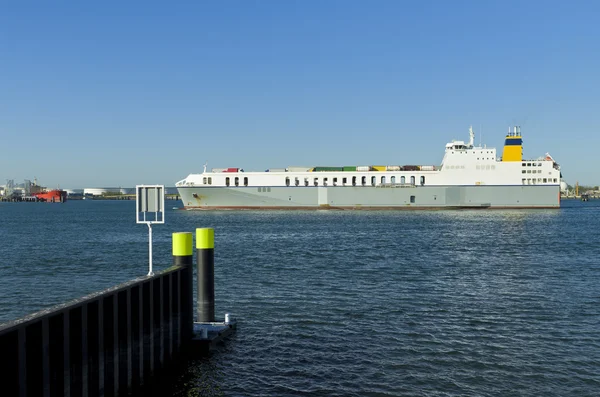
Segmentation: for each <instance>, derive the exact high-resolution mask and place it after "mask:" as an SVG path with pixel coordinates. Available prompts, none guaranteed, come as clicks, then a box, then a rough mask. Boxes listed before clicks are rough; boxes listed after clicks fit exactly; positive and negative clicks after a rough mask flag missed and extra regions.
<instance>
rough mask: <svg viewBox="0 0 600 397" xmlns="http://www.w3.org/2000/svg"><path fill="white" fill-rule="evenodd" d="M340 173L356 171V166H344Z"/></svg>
mask: <svg viewBox="0 0 600 397" xmlns="http://www.w3.org/2000/svg"><path fill="white" fill-rule="evenodd" d="M342 171H356V166H355V165H354V166H344V167H342Z"/></svg>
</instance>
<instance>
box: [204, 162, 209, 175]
mask: <svg viewBox="0 0 600 397" xmlns="http://www.w3.org/2000/svg"><path fill="white" fill-rule="evenodd" d="M207 165H208V160H207V161H206V163H204V173H206V166H207Z"/></svg>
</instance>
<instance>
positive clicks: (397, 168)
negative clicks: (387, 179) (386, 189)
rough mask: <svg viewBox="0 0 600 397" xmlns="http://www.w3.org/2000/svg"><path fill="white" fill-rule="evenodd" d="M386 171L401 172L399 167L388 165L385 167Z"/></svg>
mask: <svg viewBox="0 0 600 397" xmlns="http://www.w3.org/2000/svg"><path fill="white" fill-rule="evenodd" d="M385 169H386V171H400V166H399V165H388V166H387V167H385Z"/></svg>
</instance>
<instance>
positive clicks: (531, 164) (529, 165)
mask: <svg viewBox="0 0 600 397" xmlns="http://www.w3.org/2000/svg"><path fill="white" fill-rule="evenodd" d="M521 166H523V167H535V166H538V167H541V166H542V163H521Z"/></svg>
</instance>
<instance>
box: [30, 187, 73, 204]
mask: <svg viewBox="0 0 600 397" xmlns="http://www.w3.org/2000/svg"><path fill="white" fill-rule="evenodd" d="M31 195H32V196H33V197H36V198H37V200H38V201H45V202H48V203H65V202H66V201H67V192H66V191H64V190H60V189H53V190H45V191H42V192H37V193H31Z"/></svg>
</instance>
